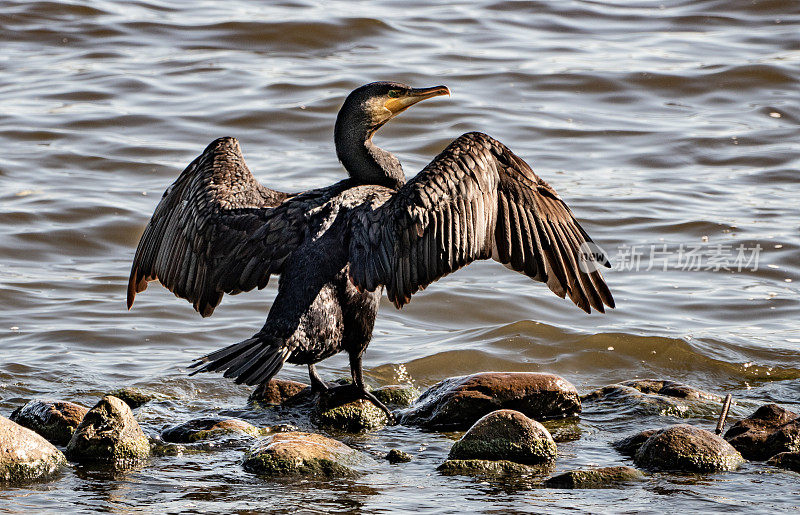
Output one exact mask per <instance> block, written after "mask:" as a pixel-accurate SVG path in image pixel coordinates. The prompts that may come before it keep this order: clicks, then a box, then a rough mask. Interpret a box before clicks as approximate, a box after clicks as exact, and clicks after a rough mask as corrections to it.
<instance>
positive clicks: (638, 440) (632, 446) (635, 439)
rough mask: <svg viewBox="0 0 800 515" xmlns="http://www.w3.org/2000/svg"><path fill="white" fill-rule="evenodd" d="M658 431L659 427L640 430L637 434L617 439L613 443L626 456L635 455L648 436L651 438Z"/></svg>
mask: <svg viewBox="0 0 800 515" xmlns="http://www.w3.org/2000/svg"><path fill="white" fill-rule="evenodd" d="M657 432H658V429H645V430H644V431H639V432H638V433H636V434H633V435H631V436H628V437H625V438H623V439H622V440H617V441H616V442H614V443H613V444H612V445H613V446H614V448H615V449H616V450H618V451H619V452H621V453H622V454H624V455H625V456H634V455H635V454H636V451H638V450H639V447H641V446H642V444H643V443H645V442H646V441H647V439H648V438H650V437H651V436H653V435H654V434H656V433H657Z"/></svg>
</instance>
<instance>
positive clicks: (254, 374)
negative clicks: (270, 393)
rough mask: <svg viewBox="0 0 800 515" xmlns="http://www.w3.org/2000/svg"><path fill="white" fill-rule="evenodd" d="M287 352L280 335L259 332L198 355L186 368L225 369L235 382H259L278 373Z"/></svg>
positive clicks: (201, 369)
mask: <svg viewBox="0 0 800 515" xmlns="http://www.w3.org/2000/svg"><path fill="white" fill-rule="evenodd" d="M290 353H291V351H289V349H287V348H286V346H285V345H284V341H283V340H282V339H281V338H276V337H273V336H269V335H265V334H262V333H258V334H256V335H255V336H253V337H252V338H248V339H247V340H244V341H243V342H239V343H234V344H233V345H229V346H227V347H225V348H224V349H220V350H218V351H215V352H212V353H211V354H206V355H205V356H203V357H201V358H197V359H196V360H195V362H194V363H192V364H191V365H189V368H197V367H200V368H197V370H195V371H193V372H192V373H190V374H189V375H195V374H197V373H200V372H219V371H221V370H224V371H225V374H223V375H224V377H233V378H235V379H236V383H237V384H241V383H244V384H249V385H255V384H261V383H265V382H267V381H269V380H270V379H272V377H273V376H274V375H275V374H277V373H278V371H279V370H280V369H281V367H282V366H283V363H284V362H285V361H286V360H287V359H288V357H289V354H290Z"/></svg>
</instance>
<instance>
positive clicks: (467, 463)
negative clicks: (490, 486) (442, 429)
mask: <svg viewBox="0 0 800 515" xmlns="http://www.w3.org/2000/svg"><path fill="white" fill-rule="evenodd" d="M548 467H549V465H539V466H536V467H532V466H530V465H523V464H522V463H515V462H513V461H508V460H447V461H445V462H444V463H442V464H441V465H439V466H438V467H437V468H436V470H438V471H439V472H441V473H442V474H446V475H463V476H484V475H486V476H496V475H500V476H504V475H513V476H524V475H528V474H537V473H538V474H544V473H547V471H548V470H549V468H548Z"/></svg>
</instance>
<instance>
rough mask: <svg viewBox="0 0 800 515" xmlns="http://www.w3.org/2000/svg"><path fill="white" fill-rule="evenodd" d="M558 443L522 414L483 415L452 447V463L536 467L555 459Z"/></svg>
mask: <svg viewBox="0 0 800 515" xmlns="http://www.w3.org/2000/svg"><path fill="white" fill-rule="evenodd" d="M556 455H557V451H556V443H555V442H554V441H553V438H552V437H551V436H550V433H549V432H548V431H547V429H545V427H544V426H543V425H541V424H540V423H539V422H536V421H535V420H531V419H529V418H528V417H526V416H525V415H523V414H522V413H520V412H519V411H514V410H508V409H504V410H497V411H494V412H492V413H489V414H488V415H486V416H484V417H483V418H481V419H480V420H478V421H477V422H475V425H473V426H472V427H471V428H470V429H469V431H467V432H466V433H465V434H464V436H462V437H461V439H460V440H459V441H457V442H456V443H455V444H453V447H452V448H451V449H450V454H449V455H448V459H450V460H508V461H513V462H515V463H523V464H527V465H537V464H540V463H549V462H553V461H555V459H556Z"/></svg>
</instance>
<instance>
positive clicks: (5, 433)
mask: <svg viewBox="0 0 800 515" xmlns="http://www.w3.org/2000/svg"><path fill="white" fill-rule="evenodd" d="M66 463H67V460H66V458H65V457H64V455H63V454H62V453H61V451H59V450H58V449H56V448H55V446H54V445H53V444H51V443H50V442H48V441H47V440H45V439H44V438H42V437H41V436H40V435H38V434H36V433H34V432H33V431H31V430H30V429H28V428H26V427H22V426H21V425H19V424H17V423H15V422H12V421H11V420H9V419H7V418H6V417H3V416H0V483H21V482H26V481H36V480H43V479H49V478H51V477H53V476H54V475H55V474H56V473H57V472H58V470H59V469H60V468H61V467H62V466H63V465H66Z"/></svg>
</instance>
